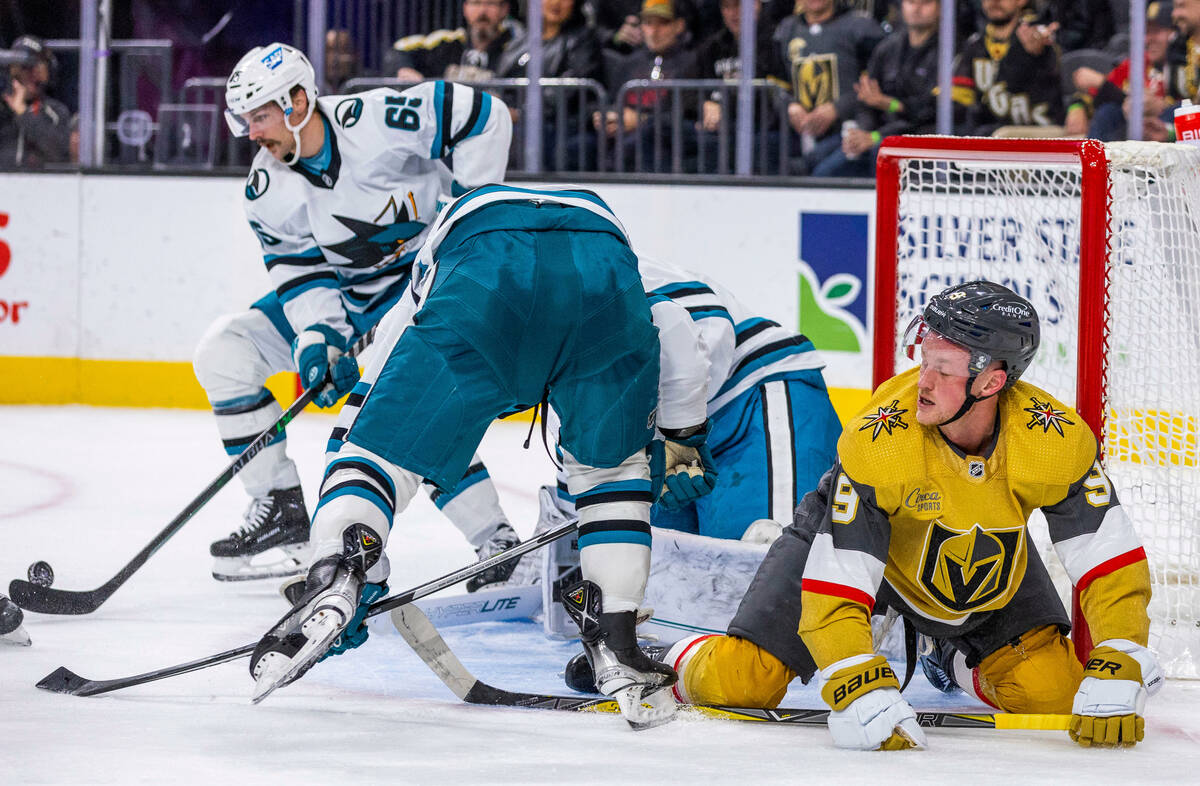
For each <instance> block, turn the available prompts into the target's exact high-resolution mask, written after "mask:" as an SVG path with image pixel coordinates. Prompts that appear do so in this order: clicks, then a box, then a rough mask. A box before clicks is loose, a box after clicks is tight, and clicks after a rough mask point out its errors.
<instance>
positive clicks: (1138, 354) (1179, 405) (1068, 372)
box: [876, 142, 1200, 677]
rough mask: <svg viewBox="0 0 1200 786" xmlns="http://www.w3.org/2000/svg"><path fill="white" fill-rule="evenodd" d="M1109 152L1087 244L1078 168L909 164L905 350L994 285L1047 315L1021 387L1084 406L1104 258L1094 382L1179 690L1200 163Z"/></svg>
mask: <svg viewBox="0 0 1200 786" xmlns="http://www.w3.org/2000/svg"><path fill="white" fill-rule="evenodd" d="M1104 150H1105V154H1106V157H1107V159H1108V178H1107V189H1108V191H1109V194H1110V200H1109V208H1108V212H1107V220H1106V221H1105V222H1101V224H1103V225H1102V226H1099V227H1097V228H1096V231H1092V232H1089V235H1090V236H1087V237H1081V218H1080V215H1081V213H1080V204H1081V194H1082V189H1083V188H1084V176H1083V168H1082V165H1081V164H1080V162H1079V161H1078V160H1075V161H1068V160H1061V159H1063V158H1064V157H1063V156H1056V157H1054V158H1057V159H1060V160H1059V161H1056V162H1054V163H1046V162H1044V161H1037V160H1035V159H1036V158H1037V156H1032V157H1031V156H1028V155H1025V156H1022V155H1021V154H1014V155H1013V156H1011V157H997V156H995V155H993V156H991V157H992V159H993V160H983V161H977V160H970V158H971V155H970V153H969V152H968V153H964V154H963V156H962V157H961V158H952V159H950V160H947V159H946V158H945V156H944V155H942V156H933V157H929V158H924V157H920V154H914V157H911V158H903V159H901V160H900V161H899V173H900V181H899V193H898V220H897V227H896V232H897V235H896V237H897V250H896V284H897V298H898V300H897V319H896V331H897V336H896V344H897V346H898V345H899V338H900V337H899V335H898V333H899V332H900V331H903V330H904V328H905V326H906V325H907V324H908V321H909V319H911V317H912V316H913V315H914V314H915V313H917V312H918V311H919V310H920V309H921V308H922V307H923V306H924V303H925V301H926V299H927V298H928V297H929V296H930V295H932V294H935V293H937V292H939V291H941V290H942V289H944V288H945V287H947V286H949V285H951V284H954V283H959V282H963V281H970V280H972V279H976V278H987V279H989V280H992V281H996V282H999V283H1002V284H1005V285H1006V286H1009V287H1011V288H1012V289H1014V290H1016V291H1017V292H1019V293H1021V294H1022V295H1024V296H1025V297H1026V298H1028V299H1029V300H1030V301H1031V302H1032V303H1033V304H1034V306H1035V307H1036V308H1037V310H1038V313H1039V314H1040V316H1041V320H1042V344H1041V349H1040V350H1039V352H1038V357H1037V358H1036V359H1035V361H1034V363H1033V365H1032V366H1031V367H1030V369H1029V370H1028V371H1027V372H1026V374H1025V376H1024V378H1025V379H1028V380H1029V381H1031V382H1033V383H1034V384H1036V385H1039V386H1041V387H1044V388H1045V389H1047V390H1048V391H1050V392H1051V393H1053V394H1054V395H1056V396H1058V397H1059V398H1061V399H1062V400H1064V401H1066V402H1069V403H1075V402H1076V379H1077V368H1078V358H1077V355H1078V337H1079V315H1080V299H1081V294H1080V249H1081V244H1082V245H1083V247H1085V248H1086V247H1087V246H1088V244H1093V243H1101V244H1104V248H1105V249H1106V253H1105V254H1104V258H1105V259H1106V260H1107V264H1106V268H1105V275H1104V280H1105V281H1106V291H1095V292H1085V293H1083V295H1082V297H1083V298H1084V299H1091V298H1096V299H1098V300H1091V301H1089V302H1093V303H1105V304H1106V313H1105V317H1104V324H1105V327H1104V348H1103V350H1102V351H1103V355H1104V358H1103V360H1104V364H1103V367H1104V368H1105V369H1106V373H1105V374H1104V376H1103V378H1098V379H1094V380H1093V379H1088V380H1087V381H1086V382H1085V383H1084V384H1086V385H1088V386H1093V385H1094V386H1100V388H1101V389H1102V391H1103V411H1104V430H1103V435H1104V455H1105V465H1106V468H1107V470H1108V473H1109V475H1110V477H1111V479H1112V481H1113V483H1114V485H1115V486H1116V489H1117V493H1118V495H1119V497H1120V499H1121V501H1122V503H1123V504H1124V505H1125V506H1126V510H1127V512H1128V513H1129V515H1130V517H1131V518H1132V520H1133V521H1134V524H1135V526H1136V527H1137V529H1138V531H1139V533H1140V534H1141V537H1142V540H1143V542H1144V545H1145V547H1146V553H1147V556H1148V558H1149V563H1150V570H1151V574H1152V578H1153V582H1154V585H1153V590H1154V596H1153V600H1152V603H1151V608H1150V616H1151V632H1150V643H1151V646H1152V647H1153V648H1154V649H1155V651H1156V652H1157V653H1158V655H1159V657H1160V659H1161V661H1162V663H1163V666H1164V668H1166V669H1167V672H1168V674H1169V675H1170V676H1173V677H1200V446H1198V445H1197V441H1198V433H1200V149H1197V148H1189V147H1184V146H1179V145H1162V144H1154V143H1139V142H1124V143H1116V144H1110V145H1106V146H1105V148H1104ZM997 158H999V160H996V159H997ZM1092 182H1097V183H1100V185H1101V186H1103V185H1104V182H1103V180H1102V179H1097V180H1096V181H1091V182H1089V185H1088V186H1087V187H1088V188H1091V187H1093V185H1092ZM881 187H882V186H881ZM879 231H881V232H883V231H888V230H887V229H886V228H885V227H882V226H881V227H880V228H879ZM883 263H885V261H883V260H877V263H876V264H877V266H878V265H879V264H883ZM907 365H910V361H908V360H907V358H903V357H901V356H899V355H897V358H896V368H897V369H900V368H904V367H906V366H907ZM1035 535H1036V533H1035ZM1041 539H1043V542H1044V541H1045V538H1044V534H1043V535H1042V536H1041ZM1047 562H1048V564H1051V565H1052V566H1056V565H1057V560H1054V559H1048V560H1047ZM1064 578H1065V576H1064ZM1063 589H1064V592H1065V591H1067V590H1069V587H1068V586H1064V587H1063Z"/></svg>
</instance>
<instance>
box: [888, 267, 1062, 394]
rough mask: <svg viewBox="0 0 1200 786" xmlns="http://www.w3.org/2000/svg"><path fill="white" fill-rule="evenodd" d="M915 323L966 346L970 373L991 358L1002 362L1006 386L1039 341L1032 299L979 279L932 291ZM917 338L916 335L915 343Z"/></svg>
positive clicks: (1016, 376)
mask: <svg viewBox="0 0 1200 786" xmlns="http://www.w3.org/2000/svg"><path fill="white" fill-rule="evenodd" d="M918 323H920V324H918ZM913 327H917V328H918V329H922V328H923V329H927V330H932V331H934V332H935V333H938V334H940V335H942V336H944V337H945V338H948V339H949V340H951V341H953V342H954V343H956V344H961V345H962V346H964V347H966V348H967V349H968V350H969V351H970V352H971V359H970V366H969V370H970V374H971V377H972V378H974V377H975V376H977V375H978V374H980V373H981V372H983V370H984V369H986V368H987V366H988V364H989V363H991V362H992V361H993V360H998V361H1000V362H1001V363H1003V364H1004V370H1005V371H1006V372H1007V373H1008V380H1007V381H1006V382H1005V387H1006V388H1008V387H1012V386H1013V385H1014V384H1015V383H1016V381H1017V380H1018V379H1019V378H1020V377H1021V375H1022V374H1023V373H1025V369H1027V368H1028V367H1029V364H1030V363H1031V362H1032V361H1033V357H1034V355H1036V354H1037V349H1038V343H1039V342H1040V340H1041V328H1040V325H1039V323H1038V315H1037V310H1036V309H1035V308H1034V307H1033V304H1032V303H1030V302H1029V301H1028V300H1026V299H1025V298H1023V297H1021V296H1020V295H1018V294H1017V293H1016V292H1014V291H1012V290H1011V289H1009V288H1008V287H1005V286H1001V285H1000V284H995V283H993V282H991V281H982V280H980V281H968V282H967V283H965V284H958V285H956V286H952V287H948V288H947V289H944V290H942V291H941V292H939V293H938V294H936V295H934V296H933V297H932V298H930V299H929V302H928V303H926V304H925V310H924V311H923V312H922V313H921V316H919V317H917V319H915V320H914V326H913ZM911 330H912V327H910V331H911ZM919 341H920V338H917V339H916V341H914V342H913V343H919ZM906 343H907V342H906Z"/></svg>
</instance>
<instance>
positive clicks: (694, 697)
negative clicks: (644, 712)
mask: <svg viewBox="0 0 1200 786" xmlns="http://www.w3.org/2000/svg"><path fill="white" fill-rule="evenodd" d="M666 662H667V664H668V665H670V666H672V667H673V668H675V669H676V671H678V672H679V682H678V683H677V685H676V689H675V691H676V695H677V697H678V698H679V699H680V700H681V701H685V702H690V703H693V704H715V705H717V706H722V707H765V708H772V707H777V706H779V702H781V701H783V696H784V694H785V693H787V689H788V685H789V684H790V683H791V681H792V680H794V679H795V678H796V672H794V671H792V670H791V669H789V668H788V667H787V666H785V665H784V664H783V661H781V660H779V658H776V657H775V656H774V655H772V654H771V653H769V652H767V651H766V650H764V649H763V648H762V647H759V646H758V645H757V644H755V643H754V642H752V641H750V640H748V639H743V638H740V637H738V636H701V637H692V638H689V639H684V640H683V641H680V642H678V643H676V644H675V645H674V646H673V647H672V648H671V650H670V651H669V652H668V654H667V658H666Z"/></svg>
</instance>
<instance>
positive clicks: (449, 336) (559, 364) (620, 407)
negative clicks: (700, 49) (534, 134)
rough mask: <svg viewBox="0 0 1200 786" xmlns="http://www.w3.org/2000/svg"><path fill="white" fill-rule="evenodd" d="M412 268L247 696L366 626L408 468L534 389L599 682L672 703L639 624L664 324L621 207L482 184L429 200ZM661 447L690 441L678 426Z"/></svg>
mask: <svg viewBox="0 0 1200 786" xmlns="http://www.w3.org/2000/svg"><path fill="white" fill-rule="evenodd" d="M415 271H416V272H415V273H414V279H413V285H412V288H411V290H410V293H409V294H406V295H405V296H404V298H403V299H402V300H401V301H400V302H399V303H398V304H397V305H396V307H395V308H393V309H392V311H391V312H390V313H389V314H388V315H387V317H386V318H385V319H384V320H383V322H382V323H381V325H380V336H379V338H378V341H379V342H380V343H381V344H382V345H383V347H384V350H385V351H384V352H381V353H377V354H376V355H374V356H373V357H372V358H371V361H370V363H369V364H368V365H367V368H366V371H365V373H364V375H363V379H362V381H361V382H359V383H358V385H356V386H355V389H354V394H355V395H354V396H353V397H352V398H351V400H350V402H349V403H348V405H347V406H346V407H345V408H344V409H343V411H342V414H341V416H340V418H339V422H338V425H339V427H340V428H343V429H344V431H343V432H342V435H343V436H342V437H341V440H340V441H339V440H333V441H331V444H330V453H329V454H328V456H327V464H326V473H325V479H324V481H323V483H322V486H321V499H320V503H319V504H318V506H317V509H316V512H315V515H314V519H313V528H312V539H313V559H314V562H313V564H312V566H311V567H310V568H309V571H308V576H307V580H306V587H305V594H304V596H303V597H301V598H300V599H299V600H298V602H297V603H296V604H295V606H294V608H293V609H292V611H291V612H289V613H288V614H287V615H285V616H284V618H283V619H281V620H280V621H279V623H278V624H277V625H276V626H274V627H273V628H272V629H271V630H270V631H269V632H268V633H267V635H266V636H264V637H263V639H262V640H261V641H260V642H259V644H258V646H257V647H256V648H255V651H254V653H253V655H252V656H251V664H250V670H251V674H252V675H253V676H254V678H255V680H256V683H257V685H256V689H255V700H256V701H257V700H259V699H261V698H262V697H264V696H265V695H266V694H268V693H269V692H271V691H272V690H274V689H275V688H277V687H279V686H280V685H284V684H287V683H288V682H290V681H292V680H294V679H296V678H297V677H298V676H300V675H301V674H303V673H304V672H305V671H306V670H307V669H308V668H309V667H310V666H311V665H312V664H313V663H315V662H316V661H317V660H318V659H319V658H321V657H323V656H324V655H325V654H326V653H328V652H330V651H331V650H332V651H333V652H339V651H343V650H345V649H348V648H350V647H354V646H357V645H358V644H359V643H361V641H362V640H363V639H365V638H366V633H367V631H366V628H365V627H364V626H363V624H362V622H363V618H364V615H365V611H366V607H367V605H368V604H369V603H370V602H371V601H372V600H374V599H375V598H377V597H379V596H380V595H382V593H383V592H384V591H385V585H384V582H385V581H386V579H387V576H388V572H389V566H388V560H387V556H386V554H384V552H383V549H384V546H385V545H386V541H387V538H388V533H389V531H390V530H391V527H392V523H393V519H394V518H395V517H396V516H397V515H399V514H400V513H401V511H403V510H404V508H405V506H406V505H407V504H408V502H409V501H410V500H411V499H412V497H413V493H414V492H415V490H416V487H417V485H418V484H419V483H420V482H421V480H422V479H426V480H432V481H434V482H435V483H437V484H439V485H444V484H445V483H446V482H447V481H448V480H450V479H454V478H457V477H460V476H461V475H462V472H463V469H464V468H465V467H466V466H467V464H468V463H469V460H470V456H471V453H472V451H473V450H474V449H475V447H476V446H477V445H478V443H479V440H480V439H481V438H482V437H483V434H484V432H485V431H486V429H487V427H488V425H489V424H490V423H491V422H492V420H493V419H494V418H496V417H497V416H498V415H500V414H502V413H504V412H507V411H513V410H514V409H515V408H526V407H530V406H535V405H538V404H539V403H540V404H541V406H542V408H545V407H550V408H553V409H554V410H555V412H556V413H557V414H558V416H559V419H560V422H561V427H560V439H561V445H562V449H563V456H564V461H565V465H566V469H567V483H568V487H569V491H570V493H571V494H573V495H574V496H575V499H576V505H577V506H578V508H579V511H580V514H579V518H580V525H579V545H580V553H581V561H582V573H583V579H584V580H583V581H582V582H580V583H579V584H578V585H576V587H574V588H573V589H572V590H569V591H568V592H566V593H565V598H564V603H566V602H567V601H570V602H571V603H572V604H573V605H572V606H571V609H570V610H571V612H572V616H573V619H575V621H576V623H577V625H578V626H579V628H580V632H581V634H582V638H583V641H584V643H585V646H586V647H587V649H588V653H589V656H590V657H592V658H593V660H594V661H595V663H596V665H597V673H599V674H600V679H599V681H600V688H601V690H602V691H603V692H604V693H605V694H607V695H611V696H613V697H614V698H615V699H616V700H617V702H618V703H619V704H620V706H621V709H622V712H623V713H625V715H626V717H627V718H628V719H629V720H630V721H631V723H634V724H635V725H651V724H656V723H660V722H664V721H666V720H669V719H670V717H671V715H672V713H673V711H674V701H673V700H672V699H671V698H670V692H669V691H668V690H666V688H667V687H668V686H670V685H671V684H672V683H673V682H674V680H675V675H674V672H673V671H672V670H671V669H669V668H665V667H664V666H663V665H662V664H661V663H657V662H655V661H652V660H650V659H648V658H646V657H645V656H644V655H643V654H642V653H641V652H640V650H638V648H637V646H636V639H635V637H634V620H635V615H636V612H637V608H638V606H639V604H640V603H641V601H642V596H643V592H644V589H645V582H646V575H647V572H648V569H649V562H650V521H649V520H650V504H651V501H652V499H653V491H652V488H651V481H650V470H649V462H648V459H647V454H646V448H647V446H648V445H649V443H650V441H651V438H652V437H653V434H654V428H655V424H656V419H655V400H656V398H657V384H658V371H659V342H658V331H656V330H655V328H654V324H653V322H652V321H651V319H650V307H649V304H648V302H647V298H646V294H645V291H644V290H643V288H642V282H641V278H640V277H639V276H638V269H637V257H636V255H635V254H634V253H633V251H632V250H631V249H630V248H629V245H628V239H627V238H626V235H625V231H624V229H623V227H622V226H621V224H620V222H619V221H618V220H617V219H616V217H615V216H614V215H613V214H612V212H611V211H610V210H609V208H608V206H607V205H606V204H605V203H604V202H603V201H602V200H601V199H599V198H598V197H597V196H596V195H594V194H592V193H590V192H588V191H584V190H580V189H541V190H533V189H523V188H514V187H508V186H485V187H482V188H479V189H476V190H474V191H472V192H470V193H469V194H467V195H466V196H464V197H462V198H460V199H459V200H458V201H456V202H455V203H454V204H452V205H451V206H450V207H448V208H447V209H446V210H445V211H443V212H442V214H441V215H440V216H439V218H438V220H437V221H436V222H435V224H434V226H433V228H432V229H431V232H430V239H429V240H428V242H427V243H426V245H425V247H424V248H423V249H422V251H421V253H420V255H419V257H418V260H417V263H416V265H415ZM696 417H697V418H698V420H700V421H702V420H703V417H704V412H703V407H701V408H700V410H699V412H698V414H697V415H696ZM697 425H698V423H696V422H692V423H660V428H663V427H665V428H666V429H667V430H672V429H674V430H675V431H677V432H679V433H683V432H690V431H691V430H692V429H693V427H695V426H697ZM672 433H674V431H673V432H672ZM676 448H677V450H676ZM672 450H673V451H675V452H676V453H677V454H678V456H679V460H680V463H683V464H690V463H691V462H692V461H694V460H696V451H695V450H694V449H690V448H688V447H687V446H683V445H679V446H675V447H673V448H672Z"/></svg>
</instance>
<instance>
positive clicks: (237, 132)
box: [225, 109, 250, 136]
mask: <svg viewBox="0 0 1200 786" xmlns="http://www.w3.org/2000/svg"><path fill="white" fill-rule="evenodd" d="M225 123H226V124H227V125H228V126H229V131H230V133H232V134H233V135H234V136H250V123H248V122H247V121H246V118H244V117H242V116H241V115H239V114H237V113H236V112H234V111H233V110H232V109H226V110H225Z"/></svg>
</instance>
